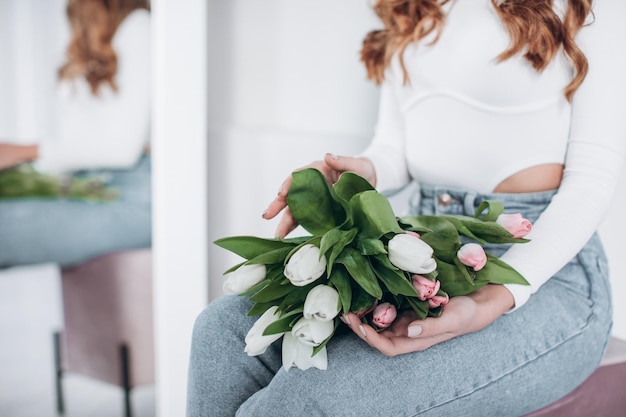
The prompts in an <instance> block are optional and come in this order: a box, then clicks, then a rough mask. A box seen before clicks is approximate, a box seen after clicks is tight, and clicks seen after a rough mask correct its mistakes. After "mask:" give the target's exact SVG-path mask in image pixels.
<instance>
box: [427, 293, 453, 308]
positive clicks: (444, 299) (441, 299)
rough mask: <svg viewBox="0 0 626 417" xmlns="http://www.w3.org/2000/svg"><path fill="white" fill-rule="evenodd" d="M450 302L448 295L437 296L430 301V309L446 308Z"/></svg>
mask: <svg viewBox="0 0 626 417" xmlns="http://www.w3.org/2000/svg"><path fill="white" fill-rule="evenodd" d="M449 301H450V297H449V296H448V294H446V293H443V295H435V296H434V297H432V298H429V299H428V307H430V308H437V307H439V306H445V305H446V304H448V302H449Z"/></svg>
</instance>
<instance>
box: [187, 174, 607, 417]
mask: <svg viewBox="0 0 626 417" xmlns="http://www.w3.org/2000/svg"><path fill="white" fill-rule="evenodd" d="M443 193H448V194H450V196H451V197H452V202H451V203H450V204H449V205H447V206H443V205H440V204H438V196H439V195H440V194H443ZM552 195H553V193H552V192H542V193H528V194H497V195H489V196H484V195H483V196H481V195H478V194H476V193H468V192H464V191H460V190H450V189H443V188H434V187H427V186H423V187H422V190H421V196H416V197H415V198H413V200H412V201H411V208H412V210H413V212H415V213H418V212H419V213H423V214H434V213H458V214H466V215H473V212H474V209H475V208H476V207H477V205H478V204H479V203H480V201H482V200H483V199H499V200H501V201H502V202H503V203H504V204H505V207H507V208H508V210H507V211H510V212H521V213H523V215H524V216H525V217H526V218H528V219H530V220H531V221H534V220H535V219H536V218H537V216H538V215H539V214H540V213H541V211H542V210H543V209H544V208H545V206H546V205H547V204H548V203H549V201H550V199H551V197H552ZM503 250H504V249H503V248H500V247H498V245H494V246H493V247H489V248H488V251H490V252H491V253H493V254H496V255H497V254H499V253H501V252H502V251H503ZM610 300H611V297H610V289H609V280H608V265H607V260H606V258H605V256H604V252H603V249H602V246H601V243H600V241H599V239H598V237H597V236H593V237H592V238H591V239H590V241H589V242H588V243H587V245H586V246H585V247H584V248H583V249H582V250H581V251H580V253H579V254H578V255H577V256H576V257H575V258H574V259H572V260H571V261H570V262H569V263H568V264H567V265H565V266H564V267H563V269H561V271H559V272H558V273H557V274H556V275H555V276H554V277H552V278H551V279H550V280H549V281H548V282H547V283H546V284H545V285H543V286H542V287H541V288H540V290H539V291H537V293H535V294H534V295H533V296H532V297H531V298H530V300H529V301H528V303H526V304H525V305H524V306H522V307H521V308H519V309H517V310H516V311H514V312H511V313H509V314H505V315H503V316H501V317H500V318H498V319H497V320H496V321H495V322H494V323H492V324H491V325H489V326H488V327H486V328H485V329H483V330H481V331H478V332H475V333H471V334H467V335H463V336H460V337H456V338H453V339H451V340H448V341H446V342H443V343H440V344H437V345H435V346H433V347H431V348H429V349H427V350H426V351H423V352H415V353H409V354H405V355H400V356H397V357H393V358H388V357H385V356H383V355H382V354H381V353H380V352H379V351H377V350H375V349H373V348H370V347H369V346H368V345H367V344H365V342H363V341H362V340H360V339H359V338H358V337H357V336H356V335H354V334H352V333H351V332H349V331H344V332H340V334H337V335H335V337H334V338H333V339H332V340H331V341H330V343H329V344H328V345H327V348H328V370H326V371H320V370H318V369H309V370H307V371H300V370H298V369H291V370H290V371H289V372H286V371H285V370H284V369H282V368H281V347H280V342H276V343H274V344H273V345H272V346H271V347H270V348H269V349H268V350H267V351H266V353H264V354H263V355H260V356H258V357H248V356H247V355H246V354H245V353H244V352H243V350H244V346H245V343H244V336H245V334H246V333H247V331H248V329H249V328H250V327H251V326H252V324H253V323H254V321H255V320H256V318H257V317H247V316H246V312H247V310H248V308H249V307H250V304H249V302H248V301H247V300H246V299H245V298H244V297H237V296H226V297H222V298H219V299H217V300H215V301H214V302H212V303H210V304H209V306H208V307H207V308H206V310H205V311H204V312H203V313H201V315H200V316H199V317H198V319H197V321H196V324H195V329H194V334H193V342H192V348H191V363H190V369H189V385H188V408H187V416H188V417H200V416H233V415H237V416H240V417H243V416H260V417H264V416H299V417H301V416H307V417H309V416H341V417H343V416H345V417H348V416H355V417H356V416H358V417H363V416H394V417H395V416H464V417H467V416H480V417H488V416H497V417H503V416H504V417H507V416H520V415H523V414H525V413H528V412H531V411H533V410H536V409H539V408H541V407H543V406H545V405H547V404H549V403H551V402H554V401H556V400H557V399H559V398H560V397H562V396H564V395H566V394H567V393H569V392H570V391H571V390H573V389H574V388H575V387H576V386H578V385H579V384H580V383H581V382H583V381H584V380H585V378H587V377H588V376H589V375H590V374H591V373H592V372H593V371H594V370H595V369H596V367H597V366H598V364H599V363H600V360H601V358H602V355H603V354H604V351H605V348H606V344H607V340H608V338H609V333H610V329H611V316H612V311H611V304H610V303H611V301H610Z"/></svg>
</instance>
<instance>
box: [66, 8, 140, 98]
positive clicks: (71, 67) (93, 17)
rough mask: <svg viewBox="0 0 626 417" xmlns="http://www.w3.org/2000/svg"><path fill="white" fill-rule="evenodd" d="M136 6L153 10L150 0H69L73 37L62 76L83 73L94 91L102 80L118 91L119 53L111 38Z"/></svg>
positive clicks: (73, 75)
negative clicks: (116, 80)
mask: <svg viewBox="0 0 626 417" xmlns="http://www.w3.org/2000/svg"><path fill="white" fill-rule="evenodd" d="M137 9H145V10H150V4H149V1H148V0H68V3H67V17H68V20H69V23H70V28H71V39H70V43H69V45H68V47H67V53H66V62H65V64H63V65H62V66H61V68H60V69H59V79H71V78H77V77H82V78H84V79H86V80H87V82H88V83H89V86H90V87H91V92H92V93H93V94H94V95H95V94H98V91H99V89H100V87H101V86H102V85H103V84H108V85H109V86H110V87H111V88H112V89H113V90H114V91H117V85H116V83H115V74H116V72H117V55H116V54H115V51H114V49H113V45H112V40H113V36H114V35H115V32H116V31H117V28H118V27H119V25H120V24H121V23H122V21H123V20H124V19H125V18H126V16H128V15H129V14H130V13H131V12H133V11H135V10H137ZM148 47H149V45H146V48H148Z"/></svg>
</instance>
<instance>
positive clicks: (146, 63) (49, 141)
mask: <svg viewBox="0 0 626 417" xmlns="http://www.w3.org/2000/svg"><path fill="white" fill-rule="evenodd" d="M150 45H151V44H150V13H149V12H148V11H145V10H137V11H135V12H133V13H131V14H130V15H129V16H128V17H126V19H124V21H123V22H122V23H121V25H120V26H119V28H118V30H117V32H116V34H115V36H114V38H113V47H114V49H115V51H116V53H117V59H118V71H117V74H116V76H115V82H116V83H117V86H118V91H117V92H115V91H113V90H112V89H111V88H110V87H109V86H108V85H103V87H101V88H100V91H99V94H98V95H95V96H94V95H93V94H92V93H91V90H90V87H89V84H88V83H87V81H86V80H84V79H82V78H81V79H76V80H70V81H62V82H60V83H59V85H58V90H57V94H56V98H55V109H54V110H55V114H56V126H55V129H54V131H53V132H50V137H49V138H46V140H43V141H41V142H40V144H39V159H38V161H37V167H38V168H39V169H41V170H44V171H69V170H75V169H82V168H119V167H128V166H132V165H133V164H134V163H135V162H136V161H137V159H138V158H139V156H140V155H141V154H142V152H143V150H144V148H145V147H146V145H147V144H148V142H149V128H150V82H151V81H150V48H151V46H150Z"/></svg>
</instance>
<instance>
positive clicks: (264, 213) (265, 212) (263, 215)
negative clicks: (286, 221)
mask: <svg viewBox="0 0 626 417" xmlns="http://www.w3.org/2000/svg"><path fill="white" fill-rule="evenodd" d="M265 216H267V210H265V211H264V212H263V214H261V217H263V218H265Z"/></svg>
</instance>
